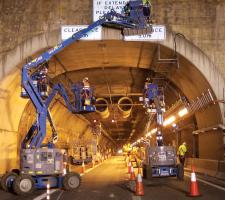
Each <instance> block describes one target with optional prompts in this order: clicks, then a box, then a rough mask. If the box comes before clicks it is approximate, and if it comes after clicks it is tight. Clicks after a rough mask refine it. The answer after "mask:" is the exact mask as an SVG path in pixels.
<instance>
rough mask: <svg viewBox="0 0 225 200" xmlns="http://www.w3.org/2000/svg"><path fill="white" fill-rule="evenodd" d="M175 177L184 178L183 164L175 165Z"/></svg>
mask: <svg viewBox="0 0 225 200" xmlns="http://www.w3.org/2000/svg"><path fill="white" fill-rule="evenodd" d="M177 179H178V180H184V166H183V165H182V164H178V165H177Z"/></svg>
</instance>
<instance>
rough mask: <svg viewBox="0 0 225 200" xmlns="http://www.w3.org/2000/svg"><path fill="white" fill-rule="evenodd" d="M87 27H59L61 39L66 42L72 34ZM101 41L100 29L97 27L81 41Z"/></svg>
mask: <svg viewBox="0 0 225 200" xmlns="http://www.w3.org/2000/svg"><path fill="white" fill-rule="evenodd" d="M87 27H88V25H69V26H62V27H61V38H62V40H66V39H68V38H70V37H71V36H72V35H73V34H74V33H76V32H78V31H80V30H82V29H85V28H87ZM101 39H102V27H101V26H98V27H95V28H94V29H92V30H90V31H89V32H88V33H87V34H85V35H84V37H82V38H81V40H101Z"/></svg>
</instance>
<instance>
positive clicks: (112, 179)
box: [0, 156, 225, 200]
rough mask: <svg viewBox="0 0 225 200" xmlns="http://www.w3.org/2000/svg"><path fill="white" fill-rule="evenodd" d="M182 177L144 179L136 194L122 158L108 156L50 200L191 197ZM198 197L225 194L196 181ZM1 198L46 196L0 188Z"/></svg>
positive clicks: (15, 199) (54, 192) (221, 189)
mask: <svg viewBox="0 0 225 200" xmlns="http://www.w3.org/2000/svg"><path fill="white" fill-rule="evenodd" d="M185 174H186V176H185V180H184V181H178V180H176V179H175V178H163V179H154V180H153V181H146V180H144V190H145V195H144V196H142V197H139V196H135V195H134V194H133V193H132V192H131V191H130V190H129V188H128V174H127V168H126V166H125V162H124V158H123V157H121V156H115V157H111V158H109V159H108V160H106V161H104V162H103V163H102V164H100V165H98V166H97V167H95V168H94V169H90V170H87V173H85V174H84V175H83V176H82V184H81V186H80V188H79V189H78V190H77V191H76V192H67V191H62V190H59V189H52V190H51V196H50V199H51V200H67V199H68V200H70V199H71V200H72V199H76V200H89V199H92V200H105V199H115V200H119V199H121V200H125V199H127V200H139V199H143V200H147V199H148V200H164V199H165V200H167V199H171V200H172V199H175V200H180V199H182V200H183V199H184V200H185V199H192V198H191V197H188V196H187V193H188V190H189V181H190V177H189V174H188V173H185ZM198 184H199V190H200V192H201V196H200V197H198V199H201V200H211V199H213V200H214V199H215V200H217V199H218V200H222V199H224V197H225V188H224V187H221V186H216V185H215V184H213V183H209V182H208V181H204V180H203V179H201V181H199V182H198ZM0 199H1V200H22V199H23V200H30V199H33V200H41V199H46V191H45V190H36V191H35V192H34V193H33V194H32V195H30V196H27V197H19V196H15V195H13V194H10V193H6V192H3V191H2V190H1V191H0Z"/></svg>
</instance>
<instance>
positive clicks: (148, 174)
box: [143, 164, 152, 180]
mask: <svg viewBox="0 0 225 200" xmlns="http://www.w3.org/2000/svg"><path fill="white" fill-rule="evenodd" d="M143 178H144V179H148V180H151V179H152V167H151V166H150V165H146V164H143Z"/></svg>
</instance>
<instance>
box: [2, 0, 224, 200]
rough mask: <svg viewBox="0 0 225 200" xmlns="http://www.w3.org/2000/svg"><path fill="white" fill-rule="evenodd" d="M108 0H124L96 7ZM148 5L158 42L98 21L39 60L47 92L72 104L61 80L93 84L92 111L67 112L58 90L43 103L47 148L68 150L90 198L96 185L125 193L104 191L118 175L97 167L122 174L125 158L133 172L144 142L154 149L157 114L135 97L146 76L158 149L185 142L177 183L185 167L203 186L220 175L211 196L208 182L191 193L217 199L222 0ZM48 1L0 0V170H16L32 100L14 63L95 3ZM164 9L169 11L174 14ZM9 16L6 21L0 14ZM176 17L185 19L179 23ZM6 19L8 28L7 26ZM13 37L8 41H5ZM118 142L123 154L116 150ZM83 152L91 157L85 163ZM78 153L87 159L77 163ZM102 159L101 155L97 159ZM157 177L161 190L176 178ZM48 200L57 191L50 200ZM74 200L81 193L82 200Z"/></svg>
mask: <svg viewBox="0 0 225 200" xmlns="http://www.w3.org/2000/svg"><path fill="white" fill-rule="evenodd" d="M99 2H100V3H102V2H103V1H99ZM106 2H108V3H106ZM109 2H111V4H112V5H113V4H118V5H119V4H120V3H121V2H123V3H124V2H125V1H105V5H106V4H107V5H108V6H109V5H111V4H110V3H109ZM152 4H153V13H154V15H153V19H154V20H155V21H154V23H156V24H160V23H161V24H164V25H165V27H166V37H165V39H164V40H162V41H146V40H143V41H125V40H124V39H123V36H122V35H121V30H119V29H115V28H114V27H102V36H101V39H97V40H82V39H81V40H78V41H75V42H73V43H71V44H70V45H69V46H67V47H66V48H63V49H62V50H61V51H59V52H58V53H57V54H55V55H54V56H52V57H51V59H50V60H49V61H48V80H49V91H51V89H52V88H53V86H54V85H56V84H59V83H60V84H62V85H63V86H64V87H65V91H66V93H67V94H68V98H69V100H70V102H71V103H72V104H76V98H74V95H73V92H72V91H71V85H72V84H75V83H80V82H82V80H83V78H84V77H88V79H89V82H90V86H91V87H93V94H94V97H95V101H93V102H94V103H93V104H94V106H95V107H96V112H90V113H85V114H83V113H78V114H77V113H74V112H71V111H70V110H69V109H68V106H67V103H65V102H64V98H63V97H62V96H60V95H59V94H58V95H56V96H55V98H54V99H53V101H52V102H51V103H50V104H49V108H48V111H49V112H50V113H51V116H52V119H53V124H54V126H55V127H56V132H57V142H56V144H55V147H56V148H57V149H63V150H64V151H65V152H66V153H67V154H68V157H69V160H70V161H69V168H70V170H74V171H76V172H77V171H79V172H80V170H81V171H82V172H83V173H81V174H82V176H83V175H84V179H85V181H87V182H88V183H87V185H85V184H84V188H83V190H85V191H91V192H90V193H89V194H90V195H92V193H93V194H94V192H93V191H94V190H98V189H96V188H97V186H96V185H98V184H99V185H100V186H101V184H102V188H103V191H104V190H105V192H106V193H107V195H108V197H104V195H105V194H106V193H105V194H98V195H99V196H98V195H97V196H96V197H95V198H96V199H110V198H114V195H115V194H116V195H119V196H118V198H119V199H129V198H130V194H128V193H129V192H130V191H129V190H126V191H125V192H124V191H123V192H121V193H120V192H118V191H119V190H118V191H116V190H117V189H116V188H114V187H115V184H114V185H113V183H114V182H116V181H117V182H118V183H117V184H121V180H120V179H121V177H120V178H118V179H119V180H120V181H118V180H117V179H116V178H115V177H114V178H112V177H111V178H110V177H108V178H107V176H108V175H106V171H107V173H108V174H111V173H110V171H113V170H115V174H116V175H115V176H119V175H118V174H121V173H124V174H125V171H126V170H127V166H126V169H125V168H124V166H125V162H127V160H129V159H130V160H131V163H133V162H136V165H134V166H136V167H134V169H135V170H136V171H135V173H137V174H138V172H137V171H138V170H139V166H140V163H142V164H143V163H144V161H145V160H146V158H145V156H146V155H147V154H148V153H147V152H146V149H147V148H148V147H147V146H150V147H154V146H155V145H156V141H157V134H158V130H157V116H156V114H155V113H151V110H150V111H149V110H148V109H147V110H146V109H145V107H144V106H143V101H140V100H141V99H140V97H141V98H142V100H143V93H144V92H143V91H144V87H145V81H146V78H148V77H151V80H152V81H153V83H154V84H156V85H157V86H158V88H159V89H160V91H161V92H163V100H161V102H160V103H163V104H164V109H165V112H163V125H162V127H161V128H162V129H161V132H162V136H163V143H164V145H165V146H168V147H173V148H174V149H175V154H177V152H178V150H179V146H180V145H181V144H182V143H184V142H185V143H186V145H187V148H188V151H187V153H186V156H185V157H186V159H185V166H184V167H185V168H184V169H185V172H184V175H185V179H187V178H188V177H190V176H192V173H193V172H192V171H191V170H192V169H193V166H195V167H194V168H195V171H196V173H197V175H199V177H201V178H202V177H203V178H202V180H203V181H202V182H201V184H202V183H204V181H208V182H210V184H211V179H216V178H218V179H219V180H220V181H221V183H220V186H218V187H221V188H222V189H220V190H219V189H218V194H216V195H215V196H212V194H211V193H210V194H209V193H208V191H210V189H209V188H207V187H209V185H210V184H208V185H207V183H208V182H207V183H206V185H207V187H206V188H204V189H203V186H202V188H201V189H202V193H205V194H204V195H203V197H205V196H208V197H209V198H215V199H222V198H221V195H224V191H225V188H224V185H225V184H224V183H225V181H224V180H225V179H224V177H225V164H224V155H225V152H224V151H225V149H224V148H225V139H224V132H225V126H224V122H225V121H224V120H225V118H224V86H225V82H224V63H223V61H222V60H224V54H222V53H221V52H224V45H223V43H224V40H225V38H224V35H223V34H221V32H222V31H223V32H224V28H220V25H221V24H223V23H222V22H221V20H222V17H224V14H223V11H224V10H225V3H224V2H223V1H216V2H212V1H206V2H201V3H200V2H188V1H183V2H182V1H178V2H177V3H175V2H173V1H169V5H170V7H167V5H166V3H165V2H163V1H156V0H153V1H152ZM53 5H54V1H48V2H46V1H39V2H38V3H37V5H36V7H35V5H34V1H30V2H27V3H25V1H2V2H0V10H2V14H0V15H1V16H2V19H0V22H2V23H1V24H2V28H4V31H2V32H0V36H1V37H0V38H2V45H1V47H0V66H1V69H2V70H1V73H0V75H1V80H0V89H1V90H0V94H1V98H0V101H1V104H0V110H1V113H2V114H1V120H0V152H1V162H0V163H1V164H0V175H1V176H2V175H4V174H5V173H7V172H10V171H12V170H15V169H18V168H20V163H21V160H22V159H23V158H22V157H21V149H22V148H21V143H22V142H23V140H24V138H25V137H26V134H27V133H28V132H29V130H30V128H31V127H32V124H34V123H35V121H36V120H37V110H36V109H35V107H34V103H33V100H30V99H29V98H28V99H24V98H22V97H21V90H22V88H21V84H22V82H21V81H22V80H21V79H22V77H21V73H22V67H23V66H24V65H25V64H27V63H29V62H30V61H32V60H33V59H35V58H38V56H39V55H41V54H42V53H44V52H46V51H48V50H49V49H50V48H53V49H54V47H55V48H57V46H56V45H57V44H59V43H60V42H62V40H61V32H60V27H61V26H63V25H66V24H91V23H92V19H91V18H92V17H91V16H92V15H91V13H92V7H95V6H96V5H98V1H95V0H94V1H88V0H87V1H82V2H80V1H74V2H70V1H58V4H57V5H55V7H54V6H53ZM114 6H115V5H114ZM201 6H203V7H204V10H205V13H204V14H205V15H206V16H204V17H205V18H204V17H202V18H201V16H200V15H201V14H200V13H197V12H198V11H199V10H198V9H200V7H201ZM53 7H54V8H53ZM189 7H191V8H192V9H194V10H195V11H196V13H193V15H194V16H193V19H192V18H191V17H190V16H189V17H187V15H188V14H187V10H186V9H187V8H189ZM10 9H11V10H12V11H13V12H12V13H10V11H9V10H10ZM160 9H161V10H160ZM181 10H183V12H181ZM184 10H185V11H184ZM207 10H210V11H211V12H210V14H206V13H207ZM21 12H24V14H21ZM9 13H10V14H9ZM32 13H33V14H32ZM47 13H49V14H47ZM172 13H175V14H176V15H177V16H178V17H177V18H174V17H173V16H172ZM41 14H43V15H41ZM13 15H14V16H16V18H12V17H11V18H10V17H9V16H13ZM202 15H203V14H202ZM209 15H210V16H209ZM30 16H31V18H29V17H30ZM73 17H74V18H73ZM185 17H186V18H188V20H189V21H185V19H186V18H185ZM203 18H204V19H207V20H208V22H209V24H208V26H210V28H209V29H207V31H208V32H207V33H209V35H208V36H205V34H206V33H204V31H203V32H202V30H201V29H204V30H205V29H206V28H205V26H207V25H205V26H204V24H202V21H204V19H203ZM213 19H215V20H214V21H215V22H214V21H213ZM179 20H180V21H179ZM182 20H183V21H182ZM188 23H189V24H192V25H193V24H195V27H194V28H193V27H191V28H190V29H189V28H188ZM204 23H206V22H204ZM214 23H216V25H215V24H214ZM9 24H13V27H10V25H9ZM197 25H198V26H199V27H200V28H199V27H197ZM21 27H23V28H24V30H22V28H21ZM17 29H18V30H17ZM221 29H222V30H221ZM9 30H11V31H9ZM29 30H30V32H29ZM16 31H17V32H18V33H17V32H16ZM24 31H25V32H27V33H25V32H24ZM210 31H211V32H210ZM216 31H217V32H216ZM16 33H17V34H18V37H15V36H16ZM210 34H211V35H210ZM204 37H206V39H205V38H204ZM207 37H209V38H207ZM220 41H221V42H220ZM7 42H8V43H7ZM215 45H217V49H216V50H215V49H214V48H215V47H214V46H215ZM218 49H219V50H218ZM156 106H157V105H156ZM151 109H152V108H151ZM156 110H157V109H156ZM36 123H39V121H36ZM51 130H52V125H51V123H47V127H46V137H45V138H44V143H47V142H48V141H50V140H51V137H52V135H51V134H52V131H51ZM146 144H147V146H146ZM127 146H129V148H131V149H133V151H130V150H129V151H125V150H124V149H126V148H125V147H127ZM134 149H135V150H134ZM122 150H124V152H123V153H121V151H122ZM136 150H137V151H136ZM129 154H130V155H129ZM89 156H90V157H91V159H92V161H91V162H89V161H88V158H89ZM83 157H85V159H86V158H87V163H86V160H85V162H84V158H83ZM177 159H178V158H177ZM79 160H80V161H79ZM93 160H94V161H93ZM103 160H105V161H104V162H102V161H103ZM123 162H124V163H123ZM77 163H78V164H77ZM138 163H139V164H138ZM75 164H77V165H75ZM126 164H129V162H128V163H126ZM84 165H86V168H90V169H91V168H92V169H93V172H90V175H89V174H88V172H86V171H85V170H86V169H84V167H83V166H84ZM95 165H96V166H95ZM113 165H115V168H113ZM103 166H104V167H105V168H104V169H103ZM122 166H123V167H122ZM110 167H112V169H111V168H110ZM120 167H121V170H119V168H120ZM128 168H129V167H128ZM88 170H89V169H88ZM88 170H87V171H88ZM98 170H99V172H98V173H99V174H97V171H98ZM104 170H105V171H104ZM144 170H146V169H144V167H143V168H142V175H143V176H144V175H145V172H144ZM95 171H96V174H97V175H96V174H95V175H93V177H96V178H92V177H91V173H94V172H95ZM108 171H109V172H108ZM14 172H15V171H14ZM86 173H87V174H86ZM126 173H127V172H126ZM100 174H102V175H104V176H106V181H109V182H110V179H112V183H111V182H110V183H108V182H107V185H104V184H103V183H102V182H104V181H103V180H104V178H102V177H101V176H100ZM120 176H121V175H120ZM82 178H83V177H82ZM204 178H206V179H204ZM93 179H94V180H93ZM98 179H99V182H98ZM114 179H115V180H114ZM222 180H223V181H224V183H222ZM123 181H124V180H123ZM157 181H158V182H157V183H156V185H157V184H162V185H163V187H166V190H169V186H171V188H172V189H174V188H173V184H174V185H175V186H174V187H175V188H176V187H179V184H183V183H175V182H174V179H168V180H166V181H165V182H164V181H162V180H161V179H160V180H159V179H158V180H157ZM212 182H215V183H213V185H214V184H215V185H217V184H219V182H216V181H215V180H214V181H212ZM85 183H86V182H85ZM92 183H93V185H94V186H92ZM89 184H90V185H89ZM146 184H147V182H144V185H145V191H146V193H147V194H146V196H148V195H149V196H151V194H150V192H149V194H148V190H153V189H152V188H150V189H149V188H147V186H146ZM223 184H224V185H223ZM108 185H110V186H111V185H113V186H112V187H113V188H114V189H113V190H115V191H111V190H110V189H108V188H107V187H106V186H108ZM177 185H178V186H177ZM117 186H118V185H117ZM81 187H82V186H81ZM104 187H105V188H104ZM122 187H123V186H121V188H122ZM155 187H156V186H155ZM121 188H120V189H121ZM171 188H170V189H171ZM176 189H177V188H176ZM83 190H81V191H78V198H81V199H82V194H81V193H82V192H83ZM130 190H132V189H130ZM157 190H158V189H157V188H156V189H155V190H153V191H151V192H152V193H153V194H155V193H157V194H155V195H156V196H155V199H163V198H164V199H165V197H160V196H159V194H158V192H157ZM177 190H178V189H177ZM215 190H217V189H215ZM1 192H3V191H2V190H1V191H0V193H1ZM44 192H45V191H43V190H42V191H41V192H40V191H37V192H36V193H35V194H34V195H33V196H30V198H32V199H35V198H39V199H42V197H40V195H41V194H42V193H44ZM117 192H118V193H117ZM54 193H55V194H57V195H58V196H59V195H61V193H62V197H61V196H60V197H61V198H62V199H69V198H71V197H69V195H70V194H68V197H66V195H67V192H66V191H62V192H61V191H59V190H56V191H54ZM103 193H104V192H103ZM168 193H170V191H168ZM219 194H221V195H219ZM4 195H5V199H7V198H8V199H10V198H13V197H12V196H10V195H12V194H8V193H4ZM8 195H9V196H8ZM64 195H65V197H63V196H64ZM101 195H103V196H101ZM123 195H124V196H123ZM177 195H178V196H176V195H175V193H172V192H171V197H174V198H183V196H179V195H182V194H177ZM37 196H38V197H37ZM128 196H129V198H128ZM45 197H46V196H44V197H43V198H45ZM28 198H29V197H28ZM54 198H56V199H57V198H58V197H54V196H53V199H54ZM84 198H87V199H90V196H85V197H84ZM133 198H134V196H132V199H133ZM143 198H145V197H143ZM146 198H147V197H146ZM184 198H186V197H184ZM21 199H23V197H21Z"/></svg>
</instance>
